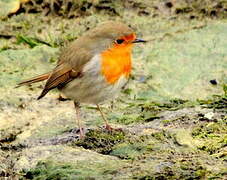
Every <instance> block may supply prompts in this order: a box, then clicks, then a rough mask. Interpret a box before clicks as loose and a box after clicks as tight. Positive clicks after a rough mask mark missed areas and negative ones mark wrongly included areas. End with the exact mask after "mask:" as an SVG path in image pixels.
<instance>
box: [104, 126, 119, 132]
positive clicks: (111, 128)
mask: <svg viewBox="0 0 227 180" xmlns="http://www.w3.org/2000/svg"><path fill="white" fill-rule="evenodd" d="M104 128H105V129H106V130H107V131H110V132H111V131H123V130H122V128H113V127H111V126H110V125H109V124H105V127H104Z"/></svg>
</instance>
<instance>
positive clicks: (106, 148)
mask: <svg viewBox="0 0 227 180" xmlns="http://www.w3.org/2000/svg"><path fill="white" fill-rule="evenodd" d="M124 140H125V133H124V132H123V131H120V130H119V131H118V130H113V131H111V132H109V131H105V130H102V129H98V130H89V132H88V133H86V136H85V138H84V139H82V140H79V141H77V142H74V143H73V144H72V145H73V146H81V147H83V148H85V149H91V150H94V151H97V152H99V153H102V154H109V153H110V152H111V150H112V148H113V146H114V145H116V144H119V143H121V142H123V141H124Z"/></svg>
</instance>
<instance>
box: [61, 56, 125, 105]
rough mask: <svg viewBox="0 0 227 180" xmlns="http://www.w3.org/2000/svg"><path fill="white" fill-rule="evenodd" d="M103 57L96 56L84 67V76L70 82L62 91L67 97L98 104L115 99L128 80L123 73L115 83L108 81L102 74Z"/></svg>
mask: <svg viewBox="0 0 227 180" xmlns="http://www.w3.org/2000/svg"><path fill="white" fill-rule="evenodd" d="M100 59H101V57H100V56H99V55H96V56H94V57H93V58H92V59H91V61H90V62H88V63H87V64H86V65H85V66H84V69H83V72H82V77H80V78H77V79H74V80H73V81H71V82H69V83H68V84H67V85H66V86H65V87H64V88H63V89H62V90H61V91H62V92H63V93H64V94H65V95H66V97H68V98H70V99H72V100H74V101H78V102H81V103H92V104H98V103H100V102H103V101H105V100H108V99H113V98H114V97H115V96H116V94H118V93H119V91H120V90H121V88H122V87H123V86H124V85H125V83H126V82H127V78H126V77H125V76H124V75H122V76H121V77H120V78H119V79H118V81H117V82H115V83H114V84H109V83H107V81H106V79H105V77H104V76H103V75H102V74H101V60H100Z"/></svg>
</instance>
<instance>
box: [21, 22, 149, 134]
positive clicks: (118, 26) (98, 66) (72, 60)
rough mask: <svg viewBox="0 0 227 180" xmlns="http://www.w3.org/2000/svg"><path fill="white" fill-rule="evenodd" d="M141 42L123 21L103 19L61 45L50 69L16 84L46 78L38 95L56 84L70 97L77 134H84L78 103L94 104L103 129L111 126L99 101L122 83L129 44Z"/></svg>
mask: <svg viewBox="0 0 227 180" xmlns="http://www.w3.org/2000/svg"><path fill="white" fill-rule="evenodd" d="M144 42H146V41H145V40H142V39H137V38H136V35H135V33H134V31H133V30H132V29H131V28H130V27H128V26H127V25H125V24H123V23H121V22H115V21H108V22H104V23H102V24H100V25H98V26H97V27H96V28H94V29H92V30H89V31H88V32H86V33H85V34H83V35H82V36H81V37H79V38H78V39H76V40H75V41H74V42H72V43H71V44H70V45H69V46H68V47H67V48H65V49H64V50H63V51H62V53H61V55H60V57H59V60H58V62H57V66H56V67H55V68H54V69H53V70H52V71H50V72H48V73H45V74H42V75H39V76H36V77H33V78H31V79H28V80H25V81H23V82H21V83H19V84H18V86H21V85H29V84H32V83H36V82H40V81H44V80H47V82H46V84H45V87H44V89H43V91H42V93H41V95H40V96H39V97H38V99H41V98H42V97H44V96H45V95H46V94H47V93H48V92H49V91H50V90H51V89H54V88H58V89H59V90H60V91H61V92H62V93H63V94H64V95H65V96H66V97H67V98H69V99H71V100H73V101H74V105H75V109H76V116H77V122H78V126H79V129H80V137H83V136H84V135H85V134H84V131H83V128H82V126H81V120H80V117H79V114H80V113H79V111H80V103H90V104H95V105H96V106H97V109H98V111H100V113H101V116H102V118H103V120H104V121H105V127H106V129H108V130H111V129H112V128H111V126H110V125H109V124H108V122H107V120H106V118H105V116H104V114H103V112H102V111H101V109H100V106H99V104H100V103H101V102H103V101H105V100H108V99H113V98H114V97H115V95H116V94H117V93H119V91H120V90H121V88H122V87H123V86H124V85H125V83H126V82H127V79H128V78H129V74H130V72H131V51H132V47H133V44H134V43H144Z"/></svg>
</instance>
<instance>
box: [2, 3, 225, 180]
mask: <svg viewBox="0 0 227 180" xmlns="http://www.w3.org/2000/svg"><path fill="white" fill-rule="evenodd" d="M0 8H1V7H0ZM226 9H227V3H226V2H225V1H211V0H206V1H200V0H194V1H190V3H189V2H188V1H162V2H160V1H149V0H147V1H142V0H136V1H130V0H126V1H118V0H117V1H112V0H109V1H101V0H97V1H89V0H85V1H80V2H79V1H78V2H76V1H59V0H54V1H51V2H50V1H47V0H43V1H29V2H27V3H25V4H22V5H21V9H20V10H19V11H18V12H17V13H16V14H11V15H9V16H8V17H7V16H5V17H2V18H1V23H0V71H1V72H0V75H1V78H0V85H1V87H0V93H1V94H3V96H1V97H0V111H1V112H0V124H1V126H0V178H1V177H6V178H16V179H224V178H225V177H226V176H227V174H226V172H227V169H226V167H227V164H226V160H227V159H226V157H227V154H226V150H227V149H226V147H227V146H226V144H227V137H226V132H227V129H226V127H227V126H226V125H227V117H226V114H227V112H226V106H227V100H226V99H227V97H226V82H227V79H226V60H227V59H226V57H227V54H226V52H227V49H226V47H227V46H226V42H227V41H226V40H227V39H226V28H227V25H226V18H227V14H226V12H227V11H226ZM2 12H3V11H2ZM108 19H114V20H123V21H124V22H126V23H127V24H129V25H130V26H131V27H132V28H134V29H135V31H136V32H137V34H138V36H139V37H142V38H144V39H148V40H150V42H149V43H147V44H146V45H141V46H139V47H136V48H135V50H134V62H133V63H134V68H133V73H132V76H131V79H130V82H129V83H128V84H127V86H126V87H125V89H123V90H122V93H121V94H120V97H119V98H118V99H117V100H116V101H115V102H114V103H112V104H111V107H109V106H107V105H104V106H103V111H104V113H106V116H107V118H108V120H109V122H110V124H111V125H112V126H113V127H115V128H121V129H122V131H113V132H107V131H105V130H104V129H103V128H102V127H100V126H102V125H103V122H102V120H101V117H100V116H99V114H98V113H96V110H95V108H94V107H93V106H90V105H84V106H83V107H82V118H83V119H84V121H83V122H84V124H85V126H86V127H88V131H87V134H86V137H85V139H83V140H78V134H77V133H75V132H76V131H75V128H76V122H75V112H74V109H73V104H72V103H71V102H69V101H64V102H60V101H59V100H58V99H57V98H58V96H59V94H58V92H57V91H53V92H50V93H49V95H48V96H46V97H45V99H43V100H41V101H36V97H37V96H38V94H39V93H40V91H41V89H42V87H43V84H41V85H40V84H37V85H36V84H35V85H32V86H29V87H22V88H17V89H14V88H13V87H15V85H16V83H17V82H18V81H20V80H21V79H26V78H28V77H30V76H33V75H37V74H40V73H43V72H46V71H49V70H50V69H51V68H52V67H53V66H54V65H55V62H56V61H57V57H58V52H59V50H60V49H61V47H62V46H65V45H67V44H68V43H69V42H70V41H72V40H74V39H76V38H78V37H79V36H80V35H81V34H82V33H83V32H85V31H86V30H88V29H90V28H93V27H94V26H95V25H96V24H97V23H99V22H102V21H104V20H108Z"/></svg>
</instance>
